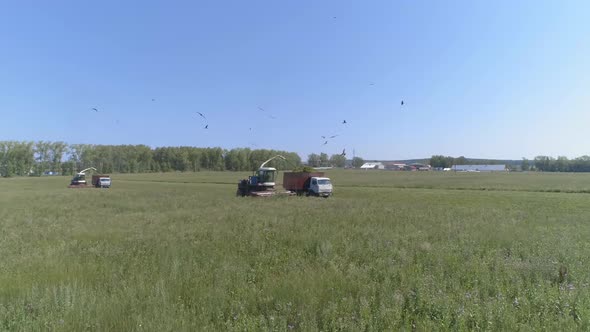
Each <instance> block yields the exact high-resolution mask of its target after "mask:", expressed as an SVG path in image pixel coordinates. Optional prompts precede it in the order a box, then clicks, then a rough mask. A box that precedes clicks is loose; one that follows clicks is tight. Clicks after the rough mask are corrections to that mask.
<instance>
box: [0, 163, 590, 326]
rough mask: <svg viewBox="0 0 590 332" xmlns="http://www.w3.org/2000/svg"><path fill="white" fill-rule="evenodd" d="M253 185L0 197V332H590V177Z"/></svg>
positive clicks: (46, 191)
mask: <svg viewBox="0 0 590 332" xmlns="http://www.w3.org/2000/svg"><path fill="white" fill-rule="evenodd" d="M247 175H248V173H247V172H246V173H233V172H197V173H167V174H126V175H114V176H113V187H112V188H111V189H102V190H101V189H67V188H66V185H67V184H68V180H69V179H68V178H65V177H40V178H13V179H0V253H1V255H2V256H1V257H2V258H1V260H0V330H7V331H39V330H59V331H70V330H71V331H85V330H86V331H195V330H236V331H237V330H239V331H244V330H249V331H252V330H277V331H289V330H294V331H314V330H323V331H327V330H328V331H330V330H350V331H378V330H407V331H410V330H417V331H433V330H458V331H461V330H523V331H527V330H530V331H533V330H548V331H554V330H588V329H590V294H589V290H590V288H589V284H590V244H589V242H588V239H589V238H590V224H589V223H588V220H590V209H589V208H588V206H590V195H588V194H587V192H590V175H587V174H543V173H519V174H517V173H513V174H484V173H442V172H441V173H434V172H432V173H415V172H412V173H410V172H405V173H404V172H378V171H369V172H360V171H348V170H346V171H345V170H339V171H330V172H329V173H328V176H330V177H331V178H332V179H333V182H334V185H335V195H334V197H331V198H329V199H319V198H311V197H273V198H269V199H254V198H238V197H235V190H236V184H237V181H238V179H240V178H242V177H244V176H247ZM279 178H280V176H279Z"/></svg>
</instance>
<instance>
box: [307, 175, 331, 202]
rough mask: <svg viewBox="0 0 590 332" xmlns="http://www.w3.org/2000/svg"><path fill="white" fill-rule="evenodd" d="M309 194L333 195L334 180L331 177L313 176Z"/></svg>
mask: <svg viewBox="0 0 590 332" xmlns="http://www.w3.org/2000/svg"><path fill="white" fill-rule="evenodd" d="M308 195H314V196H322V197H329V196H330V195H332V182H330V178H324V177H315V176H314V177H312V178H311V181H310V182H309V191H308Z"/></svg>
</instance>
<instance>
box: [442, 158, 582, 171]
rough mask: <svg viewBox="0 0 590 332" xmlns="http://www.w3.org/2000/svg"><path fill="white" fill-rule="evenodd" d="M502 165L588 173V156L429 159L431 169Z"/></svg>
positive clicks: (537, 169)
mask: <svg viewBox="0 0 590 332" xmlns="http://www.w3.org/2000/svg"><path fill="white" fill-rule="evenodd" d="M494 164H496V165H497V164H504V165H507V166H508V167H509V168H511V169H513V170H522V171H539V172H590V156H581V157H578V158H574V159H568V158H567V157H563V156H560V157H557V158H553V157H550V156H537V157H535V158H534V159H533V160H528V159H526V158H523V159H522V160H495V159H491V160H487V159H469V158H465V157H458V158H454V157H450V156H442V155H436V156H432V157H431V158H430V165H431V166H432V167H439V168H447V167H451V166H452V165H494Z"/></svg>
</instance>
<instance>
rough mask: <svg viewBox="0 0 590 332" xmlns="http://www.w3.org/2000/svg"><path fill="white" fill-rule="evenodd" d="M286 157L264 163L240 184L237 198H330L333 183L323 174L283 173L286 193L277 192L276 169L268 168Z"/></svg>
mask: <svg viewBox="0 0 590 332" xmlns="http://www.w3.org/2000/svg"><path fill="white" fill-rule="evenodd" d="M276 158H281V159H283V160H286V159H285V157H283V156H280V155H277V156H274V157H272V158H270V159H268V160H267V161H265V162H263V163H262V165H260V167H259V168H258V170H257V171H256V172H255V173H254V175H252V176H249V177H248V178H247V179H243V180H240V181H239V182H238V190H237V191H236V196H241V197H244V196H253V197H268V196H274V195H276V194H283V195H304V194H305V195H307V196H310V195H312V196H322V197H330V196H331V195H332V183H331V182H330V179H329V178H327V177H324V173H323V172H285V173H283V188H285V189H286V190H285V191H281V192H279V191H277V190H275V177H276V172H277V170H276V168H274V167H266V164H267V163H269V162H270V161H271V160H273V159H276Z"/></svg>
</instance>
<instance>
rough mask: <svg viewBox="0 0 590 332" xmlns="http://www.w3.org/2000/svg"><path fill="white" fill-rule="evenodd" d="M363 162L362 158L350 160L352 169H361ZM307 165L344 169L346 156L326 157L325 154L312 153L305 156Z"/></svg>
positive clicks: (334, 155)
mask: <svg viewBox="0 0 590 332" xmlns="http://www.w3.org/2000/svg"><path fill="white" fill-rule="evenodd" d="M364 163H365V161H364V160H363V158H360V157H354V158H353V159H352V167H355V168H359V167H361V166H362V165H363V164H364ZM307 164H308V165H309V166H311V167H345V166H346V156H343V155H341V154H333V155H332V156H330V157H328V155H327V154H326V153H323V152H322V153H320V154H316V153H312V154H310V155H309V156H307Z"/></svg>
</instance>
